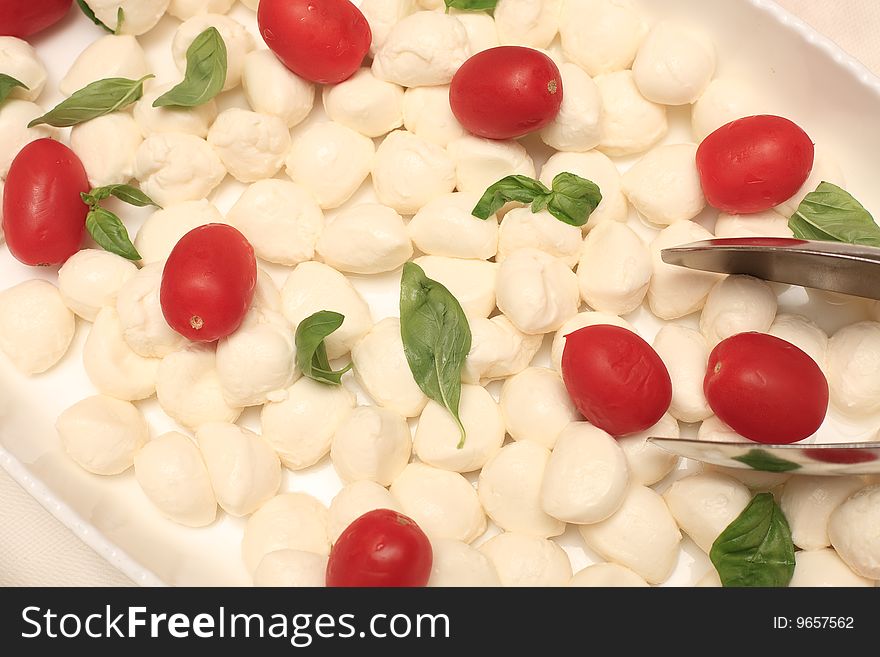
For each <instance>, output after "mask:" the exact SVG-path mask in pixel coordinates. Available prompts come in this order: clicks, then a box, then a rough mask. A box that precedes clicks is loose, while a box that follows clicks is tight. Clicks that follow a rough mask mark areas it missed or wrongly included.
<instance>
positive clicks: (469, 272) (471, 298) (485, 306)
mask: <svg viewBox="0 0 880 657" xmlns="http://www.w3.org/2000/svg"><path fill="white" fill-rule="evenodd" d="M413 262H415V263H416V264H417V265H418V266H419V267H421V268H422V269H423V270H424V271H425V275H426V276H427V277H428V278H431V279H433V280H435V281H437V282H438V283H440V284H441V285H443V286H444V287H445V288H446V289H447V290H449V291H450V292H451V293H452V296H454V297H455V298H456V299H457V300H458V302H459V303H460V304H461V307H462V310H464V312H465V314H466V315H468V316H469V317H488V316H489V315H490V314H491V313H492V311H493V310H495V285H496V280H497V278H498V265H497V264H495V263H494V262H486V261H485V260H465V259H463V258H444V257H443V256H421V257H419V258H416V259H415V260H414V261H413Z"/></svg>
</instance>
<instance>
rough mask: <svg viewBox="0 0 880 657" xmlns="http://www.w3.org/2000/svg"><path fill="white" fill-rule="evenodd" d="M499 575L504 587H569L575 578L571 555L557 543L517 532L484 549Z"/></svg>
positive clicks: (498, 538)
mask: <svg viewBox="0 0 880 657" xmlns="http://www.w3.org/2000/svg"><path fill="white" fill-rule="evenodd" d="M480 552H482V553H483V554H485V555H486V556H487V557H488V558H489V561H491V562H492V565H493V566H494V567H495V570H496V572H497V573H498V578H499V579H500V580H501V586H565V585H566V584H567V583H568V581H569V580H570V579H571V562H570V561H569V560H568V555H567V554H566V553H565V550H563V549H562V548H561V547H559V545H557V544H556V543H555V542H553V541H550V540H547V539H544V538H539V537H537V536H529V535H527V534H520V533H514V532H505V533H503V534H499V535H498V536H494V537H493V538H491V539H489V540H488V541H486V542H485V543H483V544H482V545H481V546H480Z"/></svg>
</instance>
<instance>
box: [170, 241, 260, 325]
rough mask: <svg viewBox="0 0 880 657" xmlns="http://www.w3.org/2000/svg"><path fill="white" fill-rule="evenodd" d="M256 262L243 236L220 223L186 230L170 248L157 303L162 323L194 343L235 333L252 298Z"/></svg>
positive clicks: (255, 279) (251, 248)
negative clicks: (166, 323) (162, 317)
mask: <svg viewBox="0 0 880 657" xmlns="http://www.w3.org/2000/svg"><path fill="white" fill-rule="evenodd" d="M256 284H257V261H256V258H255V257H254V249H253V247H252V246H251V245H250V242H248V241H247V240H246V239H245V237H244V235H242V234H241V233H240V232H238V231H237V230H236V229H235V228H233V227H232V226H228V225H226V224H207V225H205V226H199V227H198V228H194V229H193V230H191V231H189V232H188V233H187V234H186V235H184V236H183V237H182V238H180V241H179V242H178V243H177V244H176V245H175V246H174V248H173V249H172V250H171V254H170V255H169V256H168V260H167V261H166V262H165V269H164V270H163V271H162V285H161V287H160V288H159V302H160V303H161V305H162V314H163V315H165V321H166V322H168V325H169V326H170V327H171V328H173V329H174V330H175V331H177V332H178V333H180V334H181V335H182V336H184V337H186V338H189V339H190V340H193V341H195V342H213V341H214V340H218V339H220V338H223V337H226V336H227V335H230V334H232V333H234V332H235V331H236V329H237V328H238V327H239V326H240V325H241V322H242V320H243V319H244V316H245V314H246V313H247V311H248V308H250V305H251V301H253V298H254V286H255V285H256Z"/></svg>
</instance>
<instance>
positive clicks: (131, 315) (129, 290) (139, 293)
mask: <svg viewBox="0 0 880 657" xmlns="http://www.w3.org/2000/svg"><path fill="white" fill-rule="evenodd" d="M163 269H164V263H161V262H156V263H153V264H150V265H146V266H145V267H144V268H143V269H141V270H140V271H138V272H137V273H136V274H135V275H134V276H132V277H131V278H130V279H129V280H128V281H127V282H126V283H125V284H124V285H123V286H122V287H121V288H120V289H119V294H118V295H117V297H116V311H117V312H118V313H119V321H120V322H121V324H122V337H123V338H124V339H125V341H126V342H127V343H128V346H129V347H131V348H132V349H134V350H135V352H136V353H138V354H140V355H141V356H146V357H147V358H164V357H165V356H167V355H168V354H171V353H173V352H175V351H177V350H178V349H182V348H183V347H184V346H185V345H186V344H187V343H188V340H187V339H186V338H185V337H183V336H182V335H180V333H177V332H176V331H175V330H174V329H172V328H171V327H170V326H168V322H166V321H165V315H164V314H163V313H162V305H161V304H160V302H159V287H160V285H161V283H162V270H163Z"/></svg>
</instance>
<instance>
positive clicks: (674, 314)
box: [648, 221, 773, 321]
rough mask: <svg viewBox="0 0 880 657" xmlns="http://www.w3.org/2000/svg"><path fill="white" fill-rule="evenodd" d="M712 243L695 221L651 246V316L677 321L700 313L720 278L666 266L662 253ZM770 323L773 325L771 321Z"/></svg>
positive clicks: (674, 229) (683, 223)
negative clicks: (703, 241)
mask: <svg viewBox="0 0 880 657" xmlns="http://www.w3.org/2000/svg"><path fill="white" fill-rule="evenodd" d="M710 239H712V233H710V232H709V231H708V230H706V229H705V228H703V227H702V226H700V225H699V224H695V223H694V222H692V221H679V222H677V223H674V224H672V225H671V226H669V227H667V228H664V229H663V230H661V231H660V233H659V234H658V235H657V237H655V238H654V241H653V242H651V244H650V247H649V248H650V249H651V259H652V261H653V263H654V275H653V276H652V277H651V284H650V286H649V287H648V303H649V304H650V306H651V312H652V313H654V314H655V315H656V316H657V317H659V318H660V319H677V318H679V317H684V316H685V315H690V314H691V313H692V312H696V311H697V310H700V309H701V308H702V307H703V306H704V305H705V303H706V297H707V296H709V291H710V290H711V289H712V288H713V287H714V285H715V284H716V283H717V282H718V281H719V280H721V278H722V276H721V275H720V274H713V273H710V272H702V271H695V270H693V269H686V268H685V267H676V266H675V265H668V264H666V263H665V262H663V259H662V258H661V256H660V252H661V251H662V250H663V249H668V248H671V247H674V246H681V245H683V244H688V243H690V242H697V241H700V240H710ZM770 321H773V318H772V317H771V319H770Z"/></svg>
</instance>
